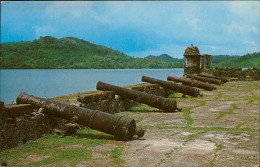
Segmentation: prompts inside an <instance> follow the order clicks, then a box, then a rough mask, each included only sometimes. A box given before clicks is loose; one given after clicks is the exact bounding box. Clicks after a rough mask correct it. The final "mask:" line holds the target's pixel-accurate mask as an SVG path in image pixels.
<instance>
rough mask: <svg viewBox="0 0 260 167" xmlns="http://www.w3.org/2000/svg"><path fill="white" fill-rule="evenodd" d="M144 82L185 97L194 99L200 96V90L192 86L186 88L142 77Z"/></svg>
mask: <svg viewBox="0 0 260 167" xmlns="http://www.w3.org/2000/svg"><path fill="white" fill-rule="evenodd" d="M142 81H143V82H149V83H152V84H158V85H160V86H162V87H164V88H166V89H170V90H173V91H176V92H180V93H183V95H190V96H193V97H197V96H199V95H200V93H199V90H198V89H196V88H193V87H190V86H185V85H179V84H176V83H173V82H168V81H162V80H159V79H154V78H150V77H147V76H142Z"/></svg>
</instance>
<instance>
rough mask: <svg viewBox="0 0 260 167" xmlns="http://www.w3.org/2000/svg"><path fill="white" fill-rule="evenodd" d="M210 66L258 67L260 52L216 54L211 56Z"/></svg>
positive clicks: (259, 65) (259, 64)
mask: <svg viewBox="0 0 260 167" xmlns="http://www.w3.org/2000/svg"><path fill="white" fill-rule="evenodd" d="M211 66H212V67H247V68H248V67H260V52H255V53H252V54H246V55H243V56H228V55H218V56H212V57H211Z"/></svg>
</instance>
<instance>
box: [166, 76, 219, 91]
mask: <svg viewBox="0 0 260 167" xmlns="http://www.w3.org/2000/svg"><path fill="white" fill-rule="evenodd" d="M167 80H168V81H174V82H181V83H182V84H184V85H189V86H192V87H197V88H201V89H205V90H213V89H216V87H215V86H213V85H210V84H208V83H204V82H199V81H194V80H189V79H184V78H177V77H172V76H168V77H167Z"/></svg>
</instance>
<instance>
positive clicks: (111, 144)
mask: <svg viewBox="0 0 260 167" xmlns="http://www.w3.org/2000/svg"><path fill="white" fill-rule="evenodd" d="M201 92H202V93H203V96H202V97H198V98H192V97H186V98H183V97H182V95H181V94H175V95H174V96H172V97H171V98H173V99H175V100H177V104H178V107H181V108H182V111H181V112H177V113H163V112H161V111H159V110H158V109H155V108H149V107H147V106H144V105H141V106H139V107H136V108H135V109H134V110H132V111H125V112H121V113H119V114H118V115H122V116H127V117H131V118H134V119H135V120H136V121H137V126H138V127H141V128H144V129H145V130H146V133H145V135H144V137H143V138H140V139H138V138H135V140H132V141H127V142H122V141H115V140H114V139H113V138H110V137H108V138H107V139H106V140H104V142H102V143H100V144H97V145H93V146H86V145H85V144H84V143H83V144H82V143H80V141H78V139H77V141H78V143H74V144H71V143H69V142H64V144H59V147H57V148H56V150H57V149H58V148H62V149H70V150H76V149H82V148H85V147H86V148H87V149H89V150H85V153H86V154H87V153H89V154H90V155H89V158H85V160H80V159H79V161H77V162H76V163H74V164H73V165H72V164H70V163H69V162H67V161H66V159H62V161H60V162H58V163H54V162H53V163H52V162H50V163H49V164H47V165H42V166H61V164H62V166H77V167H83V166H97V167H99V166H127V167H139V166H140V167H159V166H162V167H196V166H197V167H224V166H225V167H236V166H237V167H238V166H239V167H258V166H259V113H260V111H259V110H260V108H259V107H260V104H259V103H260V81H236V82H228V83H226V84H224V85H220V86H217V90H214V91H201ZM147 108H148V110H147ZM92 138H95V139H96V138H99V137H98V134H97V135H96V136H95V137H93V136H92ZM70 139H71V140H72V138H70ZM42 140H43V139H42ZM60 140H65V139H59V142H60ZM82 140H83V139H82ZM40 142H41V139H40V141H38V143H40ZM59 142H57V143H59ZM62 149H61V150H62ZM83 151H84V150H83ZM3 155H7V153H4V154H3ZM28 155H29V154H28ZM44 155H45V156H42V157H39V156H37V155H34V154H30V156H28V157H27V158H26V163H24V162H23V163H20V165H22V164H23V165H22V166H26V164H30V163H31V166H33V165H32V164H33V163H32V162H36V161H41V160H42V159H48V158H49V156H51V155H49V154H47V153H46V154H44ZM80 155H81V154H79V156H80ZM6 157H7V156H6ZM83 159H84V158H83ZM9 162H12V159H10V160H9ZM14 164H15V163H14ZM14 166H15V165H14ZM37 166H38V165H37ZM39 166H41V165H39Z"/></svg>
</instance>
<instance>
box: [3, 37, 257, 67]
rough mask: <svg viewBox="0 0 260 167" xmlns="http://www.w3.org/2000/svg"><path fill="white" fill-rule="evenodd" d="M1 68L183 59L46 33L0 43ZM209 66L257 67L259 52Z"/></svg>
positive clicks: (220, 58)
mask: <svg viewBox="0 0 260 167" xmlns="http://www.w3.org/2000/svg"><path fill="white" fill-rule="evenodd" d="M1 56H2V61H1V64H2V68H3V69H34V68H39V69H63V68H64V69H66V68H75V69H78V68H84V69H90V68H91V69H124V68H126V69H134V68H182V67H183V65H184V62H183V59H177V58H173V57H171V56H169V55H167V54H162V55H160V56H152V55H150V56H147V57H145V58H134V57H131V56H127V55H125V54H124V53H122V52H120V51H116V50H113V49H112V48H108V47H105V46H101V45H96V44H93V43H90V42H88V41H84V40H81V39H77V38H73V37H65V38H61V39H57V38H54V37H50V36H46V37H41V38H40V39H37V40H34V41H32V42H30V41H24V42H7V43H2V44H1ZM211 66H212V67H216V66H219V67H260V52H257V53H252V54H246V55H244V56H228V55H217V56H212V57H211Z"/></svg>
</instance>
